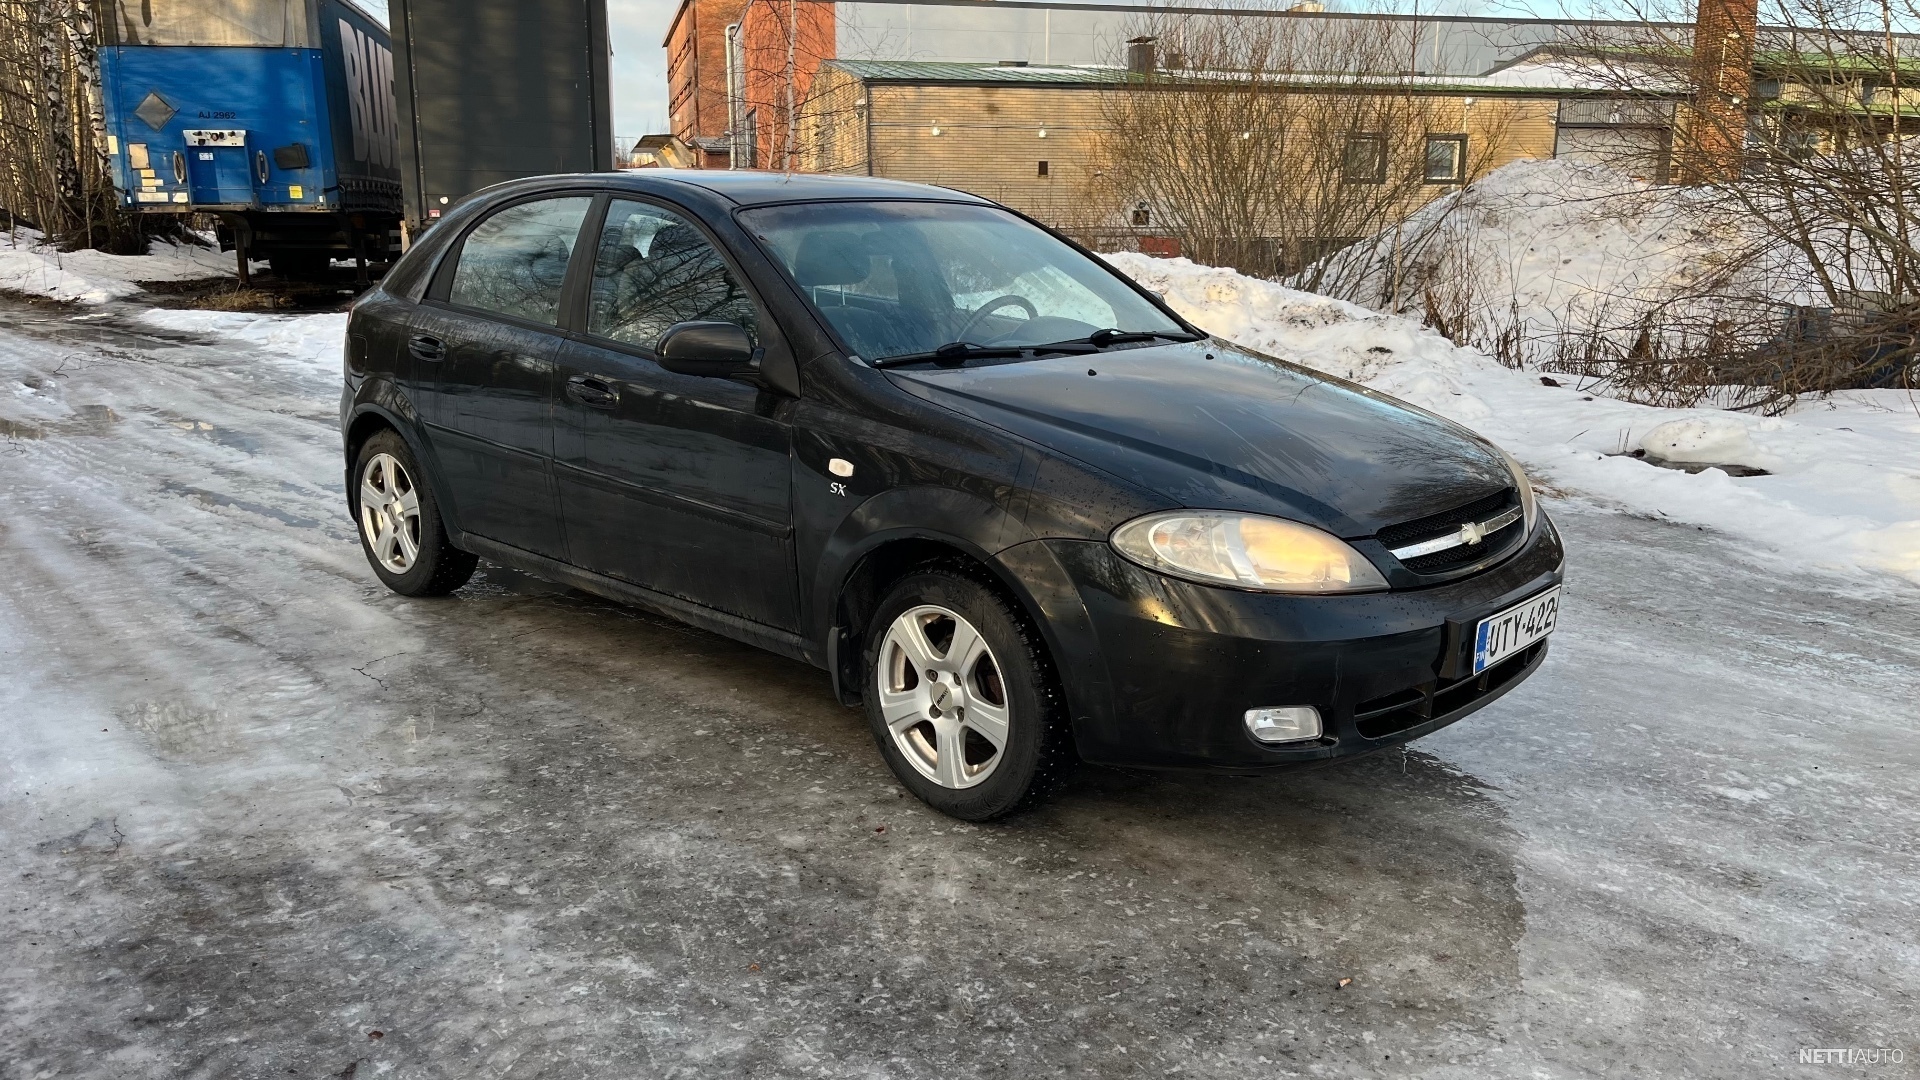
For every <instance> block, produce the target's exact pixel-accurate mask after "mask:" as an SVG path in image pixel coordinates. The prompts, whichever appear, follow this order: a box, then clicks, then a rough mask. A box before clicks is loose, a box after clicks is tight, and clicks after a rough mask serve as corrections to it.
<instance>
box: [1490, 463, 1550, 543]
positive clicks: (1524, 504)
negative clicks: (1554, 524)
mask: <svg viewBox="0 0 1920 1080" xmlns="http://www.w3.org/2000/svg"><path fill="white" fill-rule="evenodd" d="M1496 449H1497V448H1496ZM1500 456H1501V457H1503V458H1506V459H1507V471H1508V472H1510V473H1512V474H1513V483H1514V486H1515V487H1517V488H1519V489H1520V510H1521V512H1522V513H1524V514H1525V515H1526V519H1527V535H1528V536H1532V535H1533V525H1534V522H1537V521H1539V520H1540V504H1539V503H1538V502H1537V501H1535V499H1534V497H1533V481H1531V480H1529V479H1527V470H1526V467H1525V466H1523V465H1521V464H1520V462H1519V461H1518V460H1517V459H1515V458H1514V456H1513V455H1512V454H1509V453H1507V452H1506V451H1505V450H1501V451H1500Z"/></svg>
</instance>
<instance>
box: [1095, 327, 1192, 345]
mask: <svg viewBox="0 0 1920 1080" xmlns="http://www.w3.org/2000/svg"><path fill="white" fill-rule="evenodd" d="M1163 339H1164V340H1167V341H1198V340H1200V339H1199V338H1197V337H1194V336H1193V335H1192V334H1171V333H1167V332H1166V331H1164V330H1120V329H1116V328H1115V327H1111V326H1109V327H1107V328H1106V329H1105V330H1095V331H1094V332H1093V333H1091V334H1088V335H1087V336H1086V337H1085V338H1082V339H1081V340H1083V341H1085V342H1086V343H1087V344H1089V345H1093V346H1096V347H1098V348H1102V349H1104V348H1106V347H1107V346H1109V345H1120V344H1124V343H1126V342H1129V341H1160V340H1163Z"/></svg>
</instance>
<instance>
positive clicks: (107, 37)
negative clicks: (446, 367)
mask: <svg viewBox="0 0 1920 1080" xmlns="http://www.w3.org/2000/svg"><path fill="white" fill-rule="evenodd" d="M95 8H96V14H97V20H98V21H97V26H98V33H99V35H100V44H101V49H100V77H101V84H102V87H103V89H104V91H105V93H104V97H105V102H106V114H107V115H106V121H107V148H108V151H109V153H110V154H111V156H112V158H113V169H114V184H115V187H116V188H117V189H118V192H119V196H120V202H121V205H122V206H123V207H125V208H126V209H127V210H130V211H134V212H140V213H166V214H188V213H205V214H212V215H214V216H216V217H217V218H218V220H219V221H220V223H221V235H222V240H223V242H225V243H227V244H232V245H237V246H239V247H241V248H242V249H243V251H244V253H245V254H246V255H249V256H252V257H254V258H264V259H267V260H268V261H269V262H270V263H271V264H272V265H273V267H274V270H275V272H276V273H281V274H286V275H290V276H310V275H313V274H316V273H320V272H324V271H325V269H326V267H327V264H328V261H329V259H331V258H336V257H358V258H363V259H371V260H373V261H376V262H382V261H386V259H387V257H388V255H389V253H390V252H391V251H392V250H393V249H394V248H395V247H397V239H398V236H397V231H398V225H399V223H400V211H401V192H400V168H399V165H400V163H399V146H398V138H397V136H398V124H397V122H396V119H395V115H394V114H395V109H394V103H393V71H392V68H393V58H392V54H391V52H390V51H389V46H388V40H387V30H386V28H385V27H384V26H381V25H380V24H379V23H378V22H377V21H375V20H374V19H373V18H372V17H370V16H369V15H367V13H366V12H364V11H362V10H360V9H359V8H358V7H356V6H354V5H353V4H352V3H350V2H348V0H95ZM242 266H243V269H244V263H243V264H242Z"/></svg>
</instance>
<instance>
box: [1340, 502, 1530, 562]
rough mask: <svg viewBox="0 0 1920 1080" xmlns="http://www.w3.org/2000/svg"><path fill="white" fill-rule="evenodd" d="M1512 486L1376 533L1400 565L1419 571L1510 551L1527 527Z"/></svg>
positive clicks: (1474, 560)
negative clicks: (1509, 548) (1508, 549)
mask: <svg viewBox="0 0 1920 1080" xmlns="http://www.w3.org/2000/svg"><path fill="white" fill-rule="evenodd" d="M1521 518H1522V514H1521V509H1520V500H1519V497H1518V493H1517V492H1515V491H1514V490H1513V489H1512V488H1508V489H1506V490H1503V491H1496V492H1494V493H1492V494H1490V495H1486V496H1483V497H1481V498H1479V499H1475V500H1474V501H1473V502H1470V503H1465V504H1463V505H1460V506H1456V507H1454V508H1453V509H1451V510H1446V511H1443V512H1441V513H1438V514H1430V515H1428V516H1427V517H1423V518H1416V519H1414V520H1413V521H1403V522H1401V523H1399V524H1397V525H1389V526H1387V527H1386V528H1384V529H1381V530H1380V531H1379V532H1378V533H1375V534H1374V539H1376V540H1378V541H1380V543H1381V544H1382V545H1383V546H1384V547H1386V548H1387V550H1388V551H1389V552H1391V553H1392V554H1393V556H1394V557H1395V558H1397V559H1399V560H1400V562H1401V565H1403V566H1405V567H1406V568H1407V569H1409V570H1412V571H1413V572H1415V573H1417V574H1441V573H1445V572H1447V571H1448V570H1452V569H1455V568H1457V567H1461V566H1466V565H1468V564H1471V563H1475V562H1479V561H1480V560H1482V559H1485V558H1486V557H1488V556H1489V555H1494V554H1498V553H1500V552H1503V551H1505V550H1506V549H1507V548H1508V547H1509V546H1510V545H1511V544H1512V543H1513V542H1514V541H1515V540H1517V539H1518V538H1519V536H1520V533H1521V532H1522V531H1523V530H1524V528H1525V525H1524V523H1523V522H1522V520H1521Z"/></svg>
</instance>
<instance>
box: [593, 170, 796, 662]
mask: <svg viewBox="0 0 1920 1080" xmlns="http://www.w3.org/2000/svg"><path fill="white" fill-rule="evenodd" d="M594 248H595V256H596V257H595V260H594V263H593V269H592V273H591V278H590V281H588V280H584V275H583V291H584V292H586V293H587V296H586V298H585V299H586V303H585V308H586V321H585V325H584V327H583V330H584V333H582V334H580V335H578V336H577V337H576V339H575V340H574V341H572V342H570V343H568V344H567V345H566V346H565V347H564V348H563V349H562V351H561V353H560V362H559V365H558V368H559V370H558V372H557V376H556V383H557V384H558V386H559V387H560V388H561V390H560V400H559V410H560V423H559V425H558V430H557V433H556V443H555V475H556V478H557V482H558V487H559V492H560V501H561V504H562V506H563V507H564V510H565V514H566V521H567V538H568V545H569V551H570V552H571V554H572V560H573V562H574V563H576V564H577V565H580V566H584V567H586V568H587V569H590V570H596V571H599V572H600V573H603V574H608V575H611V576H614V577H618V578H624V579H625V580H627V581H631V582H633V583H635V584H637V585H643V586H646V587H647V588H651V589H654V590H657V591H659V592H664V593H668V594H671V595H674V596H678V597H680V598H682V599H686V600H692V601H695V602H697V603H700V604H704V605H706V606H708V607H711V608H715V609H718V610H720V611H724V612H727V613H729V614H733V615H738V616H741V617H743V618H746V619H751V620H753V621H754V622H758V623H762V624H764V625H768V626H774V627H779V628H781V629H786V630H791V629H795V628H796V627H797V625H798V622H799V619H798V617H797V615H796V607H797V599H796V597H797V585H796V581H795V576H794V563H793V549H792V536H793V528H792V508H791V505H790V501H791V488H792V466H791V464H790V457H789V455H790V452H791V447H792V432H791V425H790V423H789V420H788V417H789V414H790V412H791V411H792V406H793V399H791V398H788V397H785V396H784V395H781V394H778V393H775V392H772V391H767V390H762V389H759V388H758V387H755V386H752V385H749V384H748V383H745V382H737V381H731V380H727V379H710V378H700V377H697V376H692V375H679V374H675V373H674V372H671V371H668V370H666V369H665V368H663V367H661V366H660V365H659V364H658V363H656V362H655V360H654V346H655V345H656V344H657V343H658V342H659V340H660V336H661V334H663V333H664V332H665V331H666V329H667V328H668V327H670V326H672V325H673V324H674V323H677V322H691V321H699V320H718V321H724V322H731V323H735V324H737V325H740V326H742V327H745V328H746V329H747V331H748V332H749V333H750V334H752V335H753V336H754V339H755V341H756V342H757V343H759V344H760V345H761V346H762V347H765V348H768V349H775V348H779V349H784V348H785V347H786V346H785V344H784V341H783V340H782V339H780V337H779V335H778V333H777V331H776V330H774V329H773V327H772V325H771V322H770V320H769V319H768V317H767V316H766V315H765V313H764V312H763V311H762V310H761V308H760V306H759V305H758V303H757V302H756V300H755V299H754V298H753V297H752V296H751V295H750V294H749V293H748V292H747V290H746V289H745V288H744V287H743V286H742V285H741V284H740V280H741V279H740V276H739V275H738V274H737V273H736V272H735V271H734V270H733V268H732V267H731V266H730V265H729V264H728V262H727V261H726V259H725V258H724V257H723V256H722V255H721V254H720V252H719V251H718V249H716V248H715V247H714V245H713V244H712V243H711V242H710V241H709V240H708V239H707V237H706V236H705V235H704V234H703V233H702V232H701V231H700V230H699V229H698V228H697V227H696V226H695V225H694V224H693V223H692V222H691V221H690V220H689V219H688V218H687V217H685V216H684V215H682V214H680V213H678V212H677V211H674V210H672V209H669V208H667V207H663V206H659V205H656V204H653V203H647V202H642V201H639V200H633V199H625V198H615V199H612V200H611V201H610V202H609V204H608V207H607V212H606V216H605V222H604V225H603V226H602V228H601V229H600V235H599V238H598V242H597V243H596V244H595V245H594ZM583 265H584V263H583Z"/></svg>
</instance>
